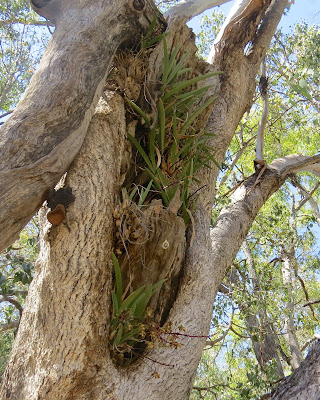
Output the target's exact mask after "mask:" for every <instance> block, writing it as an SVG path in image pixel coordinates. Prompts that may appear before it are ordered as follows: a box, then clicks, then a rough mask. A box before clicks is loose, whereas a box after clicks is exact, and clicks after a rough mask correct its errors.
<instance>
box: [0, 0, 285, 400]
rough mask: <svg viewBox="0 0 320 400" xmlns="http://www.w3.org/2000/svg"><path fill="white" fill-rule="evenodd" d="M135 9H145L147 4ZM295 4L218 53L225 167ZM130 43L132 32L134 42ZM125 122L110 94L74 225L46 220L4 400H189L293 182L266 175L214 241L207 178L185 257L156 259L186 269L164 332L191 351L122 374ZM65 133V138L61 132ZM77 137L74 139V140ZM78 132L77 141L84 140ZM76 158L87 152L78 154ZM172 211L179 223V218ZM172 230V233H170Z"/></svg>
mask: <svg viewBox="0 0 320 400" xmlns="http://www.w3.org/2000/svg"><path fill="white" fill-rule="evenodd" d="M72 3H73V2H70V4H72ZM83 3H86V2H83ZM102 3H103V2H102ZM105 3H106V4H108V5H109V6H110V9H109V11H108V12H107V15H108V16H109V17H110V16H111V15H114V13H115V11H114V10H111V8H112V7H116V11H117V12H118V11H119V8H118V3H117V2H115V3H114V4H113V3H112V2H105ZM133 3H134V4H135V5H137V4H138V5H139V4H140V3H141V2H133ZM142 3H143V2H142ZM270 3H271V4H270ZM86 4H87V3H86ZM103 4H104V3H103ZM121 4H122V2H121ZM286 4H287V1H286V0H275V1H272V2H270V1H269V0H268V1H265V2H263V5H262V6H259V7H258V8H257V7H256V8H254V10H253V11H252V12H251V13H249V14H247V15H245V16H243V18H242V19H241V20H240V21H237V23H234V24H233V25H231V26H229V27H228V31H227V32H226V33H225V41H224V45H222V44H220V47H219V49H218V51H217V53H216V58H215V64H214V66H213V67H211V68H214V69H215V70H222V71H223V72H224V75H223V77H222V78H221V79H217V78H215V79H213V81H212V82H213V88H212V89H211V92H210V94H212V93H215V94H216V98H217V99H216V102H215V104H214V106H213V109H212V114H211V117H210V120H209V127H210V129H211V130H212V131H213V132H214V133H215V136H214V137H213V139H212V140H211V141H210V143H209V145H211V146H212V147H213V148H214V150H215V158H216V160H217V161H221V160H222V159H223V157H224V154H225V152H226V150H227V148H228V145H229V143H230V140H231V138H232V136H233V134H234V131H235V128H236V126H237V124H238V123H239V120H240V119H241V117H242V115H243V113H244V112H245V111H246V110H247V109H248V107H250V106H251V103H252V96H253V93H254V89H255V84H254V78H255V75H256V73H257V71H258V68H259V65H260V61H261V58H262V57H263V56H264V54H265V52H266V50H267V47H268V45H269V42H270V40H271V37H272V35H273V33H274V30H275V29H276V26H277V24H278V22H279V19H280V17H281V15H282V13H283V10H284V8H285V6H286ZM93 8H95V7H93ZM78 11H79V12H80V8H79V10H78ZM100 11H101V10H100ZM105 11H106V10H105ZM101 12H102V11H101ZM117 12H116V13H115V15H117V16H118V19H117V21H118V22H117V23H119V27H120V28H121V32H122V33H123V31H125V30H126V29H127V25H126V23H124V22H123V21H122V19H121V18H122V17H121V13H120V14H118V13H117ZM77 15H78V14H77ZM78 16H79V18H80V15H78ZM97 18H99V16H97ZM101 18H102V17H101ZM110 18H111V17H110ZM119 21H120V22H119ZM100 22H101V23H102V25H103V26H104V23H105V21H104V20H103V19H102V20H100ZM65 23H66V22H65ZM61 24H62V23H61ZM60 26H61V25H60ZM117 26H118V25H117ZM58 28H59V25H58ZM104 29H108V30H110V31H111V32H113V34H114V36H113V38H114V40H115V44H110V43H109V40H108V41H106V43H104V44H103V43H102V42H100V45H101V46H102V47H103V46H105V47H106V49H105V50H104V51H103V52H102V53H101V58H102V59H103V62H104V63H105V64H103V66H102V67H101V71H100V72H103V74H101V76H100V75H99V74H98V75H99V77H96V78H95V80H94V81H95V84H94V85H93V86H92V87H91V91H90V93H91V94H90V96H89V95H88V97H86V98H85V104H86V107H82V108H81V107H80V108H77V113H76V117H77V118H80V120H79V124H80V125H81V124H82V122H83V121H84V118H85V116H84V115H83V113H85V112H87V110H88V109H90V108H91V107H92V104H93V97H94V93H95V90H96V88H97V87H98V85H99V82H101V79H102V76H103V75H104V74H105V73H106V72H108V71H107V67H108V65H109V63H108V62H107V61H105V57H106V53H107V55H110V54H111V53H112V52H113V51H114V49H115V48H116V47H117V46H118V44H119V42H118V39H117V40H116V38H117V33H119V32H118V31H117V29H116V28H114V27H112V28H110V26H108V27H107V28H106V27H104ZM102 31H103V32H104V30H102ZM170 31H171V36H169V37H168V48H174V46H175V43H180V45H181V46H183V47H182V49H183V50H185V49H186V48H188V45H187V44H188V43H191V42H190V41H191V38H190V36H191V35H190V33H189V31H188V30H186V29H185V28H183V27H182V25H179V24H176V25H175V24H172V26H171V28H170ZM122 33H121V34H122ZM128 34H129V35H130V34H132V31H131V30H129V33H128ZM120 36H121V35H120ZM110 37H112V36H110V35H108V38H110ZM170 37H171V39H170ZM89 38H90V36H89ZM248 42H251V43H252V51H251V52H250V54H246V53H245V51H244V49H245V47H246V45H247V43H248ZM192 46H193V45H191V47H192ZM89 47H90V46H89ZM180 48H181V47H180ZM162 55H163V51H162V48H161V45H159V46H157V47H156V49H155V50H154V51H153V52H152V53H151V54H150V57H149V61H145V62H146V64H147V62H149V70H150V71H151V72H150V74H151V76H152V75H153V76H156V77H157V76H158V75H157V74H158V72H159V71H161V56H162ZM162 57H163V56H162ZM190 57H191V58H190V63H191V65H192V66H193V67H194V66H196V67H197V66H199V65H200V64H201V63H198V62H196V61H194V59H193V58H192V54H191V55H190ZM96 62H97V63H99V62H100V61H99V60H98V59H94V62H93V63H96ZM201 65H202V66H203V64H201ZM82 68H83V69H85V66H82ZM203 68H205V67H203ZM207 68H208V69H209V66H207ZM147 69H148V68H147ZM80 70H81V71H82V69H81V68H80ZM201 72H203V70H202V71H201ZM33 84H36V82H35V81H34V82H33ZM31 86H32V84H31ZM208 93H209V92H208ZM83 95H84V96H86V95H85V94H83ZM80 97H81V96H80ZM76 98H77V99H79V98H78V96H76ZM125 110H126V109H125V105H124V100H123V97H121V96H119V95H118V94H114V93H113V94H112V93H110V92H108V91H107V92H105V94H104V96H103V98H102V99H100V102H99V104H98V106H97V108H96V113H95V116H94V118H93V119H92V122H91V124H90V127H89V130H88V132H87V134H86V136H85V139H84V142H83V145H82V147H81V150H80V152H79V154H78V155H77V157H76V159H75V160H74V161H73V163H72V165H71V167H70V169H69V170H68V173H67V176H66V178H65V181H64V182H63V183H61V184H62V185H63V186H64V187H70V188H71V189H72V193H73V194H74V196H75V201H74V203H72V204H71V205H70V206H69V208H68V209H67V214H66V219H65V221H64V222H63V223H62V224H61V225H58V226H51V225H50V224H49V223H48V222H47V221H46V220H45V218H44V214H45V211H44V210H43V211H42V233H41V254H40V257H39V260H38V263H37V273H36V276H35V278H34V281H33V283H32V285H31V288H30V293H29V295H28V299H27V302H26V306H25V311H24V314H23V316H22V320H21V324H20V328H19V331H18V335H17V338H16V341H15V345H14V349H13V352H12V356H11V360H10V362H9V365H8V368H7V370H6V372H5V374H4V377H3V383H2V388H1V391H0V395H1V398H3V399H10V400H11V399H12V400H16V399H19V400H27V399H28V400H33V399H47V400H49V399H50V400H58V399H59V400H72V399H92V400H99V399H101V400H102V399H103V400H105V399H113V400H124V399H127V398H128V397H130V398H131V399H132V400H141V399H144V398H148V399H150V400H161V399H163V400H165V399H175V400H185V399H187V398H188V396H189V393H190V390H191V388H192V383H193V379H194V375H195V373H196V369H197V365H198V363H199V359H200V357H201V353H202V349H203V347H204V343H205V341H206V337H207V335H208V332H209V327H210V319H211V315H212V304H213V301H214V298H215V296H216V293H217V290H218V287H219V285H220V283H221V281H222V279H223V277H224V275H225V273H226V271H227V269H228V267H229V266H230V265H231V264H232V262H233V260H234V258H235V256H236V254H237V251H238V249H239V247H240V245H241V243H242V242H243V240H244V238H245V237H246V235H247V233H248V230H249V229H250V226H251V224H252V222H253V220H254V218H255V216H256V215H257V213H258V211H259V209H260V208H261V206H262V205H263V204H264V203H265V201H266V200H267V199H268V198H269V197H270V196H271V195H272V193H273V192H274V191H275V190H277V189H278V188H279V187H280V186H281V185H282V184H283V182H284V181H285V179H286V176H287V174H286V172H287V170H286V169H281V168H280V169H276V168H273V169H272V168H270V169H268V170H266V172H265V173H264V175H263V177H262V178H261V181H260V183H259V184H257V183H256V179H257V176H256V175H253V176H252V177H250V178H249V179H248V180H247V181H246V182H245V183H244V184H243V185H242V186H241V187H240V188H239V189H238V190H237V191H236V192H235V194H234V195H233V197H232V201H231V203H230V205H229V206H228V208H226V209H225V210H223V211H222V213H221V215H220V217H219V218H218V220H217V222H216V225H215V227H214V228H213V229H212V231H211V234H210V231H209V215H210V211H211V204H212V199H213V192H214V186H215V180H216V177H217V174H218V168H216V167H214V168H212V169H208V168H202V170H201V171H200V172H199V175H198V178H199V179H200V181H202V182H204V183H206V187H205V188H204V189H203V190H200V200H199V203H198V205H197V208H196V210H195V211H194V214H193V217H192V224H190V227H189V229H188V230H187V233H186V238H187V240H186V239H185V228H184V229H181V228H179V229H177V231H176V237H174V240H176V241H177V242H179V246H176V247H175V244H176V243H172V237H173V236H172V234H170V238H169V239H165V240H164V241H162V240H160V241H154V244H153V246H154V247H153V248H152V251H154V252H155V254H159V257H158V258H159V262H158V263H157V264H156V265H157V267H159V266H162V261H161V260H162V259H166V260H168V261H166V262H165V264H170V265H172V266H173V270H174V271H176V270H175V267H176V266H178V272H175V273H174V278H175V279H173V277H172V275H170V274H171V272H172V269H170V268H168V270H167V271H168V272H166V275H165V276H166V277H168V278H169V279H168V281H169V283H170V285H169V286H170V287H171V288H172V291H170V290H169V292H170V296H169V297H170V299H169V300H170V301H169V303H166V305H165V308H166V312H165V313H164V314H163V315H164V317H163V318H164V320H163V321H162V322H163V323H164V326H169V323H170V324H171V325H172V328H171V330H172V331H173V332H178V331H179V327H183V328H184V330H185V334H181V335H180V336H179V342H180V344H181V345H180V346H178V347H177V348H176V347H175V346H170V345H168V346H165V347H156V348H151V349H147V350H145V351H144V353H143V354H142V355H141V354H140V356H139V357H138V359H137V360H136V361H135V362H133V363H131V365H129V366H127V367H119V366H116V364H114V363H113V361H112V354H111V353H112V352H111V349H110V345H109V334H110V330H109V327H110V315H111V293H110V292H111V288H112V270H113V266H112V261H111V252H112V249H113V247H114V244H115V243H114V232H115V226H114V220H113V212H114V209H115V206H116V204H117V201H118V200H117V199H118V196H119V192H120V188H121V184H122V183H123V176H122V173H123V166H124V164H125V161H126V160H125V153H126V152H125V151H124V150H125V148H126V145H127V144H126V139H125V136H126V133H127V131H128V130H129V122H132V116H130V117H128V114H126V111H125ZM90 112H91V111H90ZM63 115H65V113H64V114H63ZM53 117H54V116H53ZM55 118H57V116H55ZM35 121H36V119H35ZM199 121H200V122H199ZM206 121H207V118H205V117H204V116H201V118H199V119H198V122H199V124H200V128H203V126H201V123H202V124H205V123H206ZM13 122H14V119H13ZM74 123H75V124H76V125H75V126H73V128H74V127H76V128H77V127H79V126H80V125H78V124H77V123H76V121H75V122H74ZM130 126H131V128H132V125H130ZM58 128H59V129H58ZM58 128H57V131H60V128H61V126H60V125H59V126H58ZM69 128H70V127H68V129H67V128H66V129H67V130H66V131H68V132H69V133H70V129H69ZM73 128H72V129H71V131H72V132H76V130H73ZM12 129H13V128H12ZM63 132H65V131H63ZM72 135H73V133H72ZM75 135H76V134H75ZM69 137H71V136H69ZM55 141H56V138H54V139H53V142H55ZM77 143H78V142H77ZM51 144H52V143H51ZM78 144H79V143H78ZM64 146H65V142H64V141H61V142H59V146H58V147H59V148H62V149H64ZM49 147H50V146H49ZM58 147H57V148H58ZM72 151H75V152H76V151H77V150H75V149H74V147H72ZM129 154H130V152H129ZM70 161H71V160H70ZM55 162H56V161H55V159H54V163H55ZM131 165H134V164H130V168H131V169H132V167H131ZM66 168H67V165H64V166H63V168H60V169H59V171H60V175H61V173H62V172H63V171H64V170H65V169H66ZM57 174H58V173H57ZM57 176H58V175H56V177H57ZM54 180H55V179H53V180H52V181H50V182H51V183H50V184H52V182H54ZM46 185H47V184H46ZM46 185H45V186H46ZM47 186H48V185H47ZM201 186H202V184H201V185H199V187H201ZM199 187H197V188H196V189H199ZM151 206H152V204H151ZM171 206H172V205H171V204H170V205H169V211H170V212H171V211H172V209H173V208H174V207H171ZM170 207H171V209H170ZM31 209H32V210H33V211H34V210H35V209H36V207H34V208H32V207H31V206H30V205H29V206H28V211H27V213H26V214H25V215H27V214H28V215H30V213H31V211H30V210H31ZM33 211H32V212H33ZM161 212H162V211H161V210H160V211H159V213H160V214H159V215H162V214H161ZM172 212H173V211H172ZM173 214H174V212H173ZM175 214H176V213H175ZM25 215H24V218H26V217H25ZM170 215H171V214H170ZM171 217H172V215H171ZM179 218H180V217H179ZM179 218H178V217H177V216H176V215H175V218H173V217H172V220H174V221H175V222H174V223H175V224H176V226H177V227H178V226H179V224H180V222H179V221H180V220H179ZM168 225H169V224H168ZM164 229H165V228H161V230H162V231H161V233H163V230H164ZM192 231H193V232H192ZM168 232H169V228H168ZM170 232H171V231H170ZM161 233H160V234H159V236H161ZM9 236H10V235H9ZM9 236H8V237H9ZM10 237H11V236H10ZM191 239H192V240H191ZM185 240H186V243H187V245H186V247H184V246H185ZM165 241H167V243H166V245H165V246H164V243H165ZM191 242H193V245H192V246H191V244H192V243H191ZM211 242H212V243H213V246H212V247H211ZM180 245H181V246H180ZM178 248H179V249H181V248H183V249H185V250H184V254H183V257H182V259H181V257H180V250H179V251H178V250H177V254H175V255H174V256H172V254H171V255H170V256H169V257H167V255H166V252H171V251H172V250H173V249H178ZM169 260H170V261H169ZM144 267H145V266H144V265H143V263H142V271H143V273H142V274H141V276H143V278H146V275H148V270H147V269H143V268H144ZM166 267H167V265H166ZM169 267H170V266H169ZM155 268H156V267H155ZM157 276H159V275H157ZM173 280H177V281H178V282H173ZM150 283H154V282H150ZM169 289H170V288H169ZM169 292H168V293H169ZM172 293H174V295H173V296H172ZM166 296H167V294H166ZM167 304H169V307H168V306H167Z"/></svg>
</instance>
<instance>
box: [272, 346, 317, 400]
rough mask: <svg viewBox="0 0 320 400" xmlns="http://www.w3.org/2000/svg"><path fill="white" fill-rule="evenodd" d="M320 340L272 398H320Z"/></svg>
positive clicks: (292, 399) (315, 399) (275, 399)
mask: <svg viewBox="0 0 320 400" xmlns="http://www.w3.org/2000/svg"><path fill="white" fill-rule="evenodd" d="M319 359H320V342H319V341H318V342H317V343H316V344H314V345H313V346H312V348H311V350H310V353H309V354H308V356H307V357H306V359H305V360H304V361H302V363H301V364H300V367H299V368H298V369H296V370H295V371H294V372H293V374H292V375H290V376H289V378H287V379H286V380H285V381H284V382H282V383H281V384H280V386H279V387H278V388H277V389H276V390H275V391H274V392H273V394H272V395H271V397H270V400H318V399H319V398H320V387H319V373H320V365H319Z"/></svg>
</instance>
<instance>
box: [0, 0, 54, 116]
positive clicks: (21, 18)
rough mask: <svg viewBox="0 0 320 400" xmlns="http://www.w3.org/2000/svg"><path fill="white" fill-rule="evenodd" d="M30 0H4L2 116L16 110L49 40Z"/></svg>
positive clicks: (0, 22)
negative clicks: (37, 22)
mask: <svg viewBox="0 0 320 400" xmlns="http://www.w3.org/2000/svg"><path fill="white" fill-rule="evenodd" d="M36 20H38V17H37V15H36V14H35V13H34V12H33V11H32V10H31V8H30V5H29V2H28V1H26V0H18V1H11V0H5V1H1V2H0V42H1V45H0V120H1V118H2V117H5V116H6V115H8V114H9V113H10V112H12V111H13V109H14V107H15V105H16V104H17V102H18V100H19V99H20V97H21V95H22V93H23V92H24V90H25V89H26V86H27V84H28V82H29V80H30V78H31V76H32V74H33V72H34V70H35V67H36V65H37V64H38V62H39V59H40V56H41V54H42V52H43V50H44V46H45V45H46V43H47V41H48V37H49V35H48V33H49V32H48V30H47V28H46V27H40V26H38V27H35V26H34V25H32V22H33V21H36Z"/></svg>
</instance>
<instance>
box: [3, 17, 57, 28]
mask: <svg viewBox="0 0 320 400" xmlns="http://www.w3.org/2000/svg"><path fill="white" fill-rule="evenodd" d="M12 24H22V25H34V26H55V25H54V24H53V23H52V22H50V21H36V20H30V21H27V20H25V19H18V18H13V19H10V20H9V19H8V20H2V21H0V27H1V26H6V25H12Z"/></svg>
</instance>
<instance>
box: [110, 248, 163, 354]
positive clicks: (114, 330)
mask: <svg viewBox="0 0 320 400" xmlns="http://www.w3.org/2000/svg"><path fill="white" fill-rule="evenodd" d="M112 260H113V266H114V273H115V282H116V288H115V290H112V292H111V296H112V319H111V330H110V338H109V340H110V345H111V347H112V350H113V352H114V353H115V354H116V357H117V358H119V359H123V358H124V357H125V355H126V356H127V358H128V357H129V359H131V358H132V352H133V350H134V348H135V346H136V345H137V343H141V342H146V340H145V330H146V327H145V323H146V319H147V318H149V317H151V311H150V310H149V309H148V304H149V301H150V299H151V297H152V296H153V295H154V293H155V292H156V290H157V289H158V288H159V287H161V285H162V284H163V283H164V282H165V279H163V280H161V281H159V282H158V283H156V284H150V285H147V286H145V285H143V286H141V287H139V288H138V289H136V290H135V291H131V292H130V293H129V294H128V292H129V288H126V289H125V290H123V286H122V277H121V271H120V266H119V262H118V259H117V257H116V256H115V255H114V254H112Z"/></svg>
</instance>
